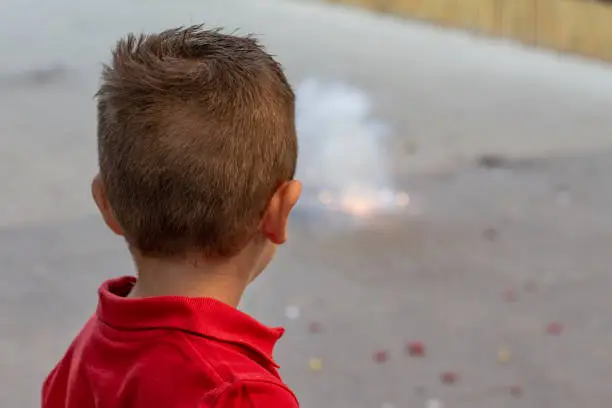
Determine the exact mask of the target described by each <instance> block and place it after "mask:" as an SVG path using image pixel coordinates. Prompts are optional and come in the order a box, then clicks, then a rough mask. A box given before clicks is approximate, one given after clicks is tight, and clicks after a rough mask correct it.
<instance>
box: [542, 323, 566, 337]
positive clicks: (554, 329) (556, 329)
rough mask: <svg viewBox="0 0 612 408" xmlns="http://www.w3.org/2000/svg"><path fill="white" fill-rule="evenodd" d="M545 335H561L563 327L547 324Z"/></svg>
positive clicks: (559, 324) (558, 324) (557, 324)
mask: <svg viewBox="0 0 612 408" xmlns="http://www.w3.org/2000/svg"><path fill="white" fill-rule="evenodd" d="M546 333H548V334H551V335H555V336H558V335H559V334H561V333H563V325H562V324H561V323H558V322H553V323H548V325H547V326H546Z"/></svg>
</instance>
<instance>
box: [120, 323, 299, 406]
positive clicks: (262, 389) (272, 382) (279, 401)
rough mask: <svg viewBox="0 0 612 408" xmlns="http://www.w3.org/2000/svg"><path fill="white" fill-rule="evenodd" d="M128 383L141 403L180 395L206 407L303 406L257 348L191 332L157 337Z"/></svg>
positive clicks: (172, 401)
mask: <svg viewBox="0 0 612 408" xmlns="http://www.w3.org/2000/svg"><path fill="white" fill-rule="evenodd" d="M124 387H125V388H126V389H133V390H134V391H135V392H136V393H137V394H138V399H139V400H142V401H143V403H142V404H138V407H140V406H143V407H145V406H175V405H172V404H176V403H177V399H179V400H181V401H185V406H191V407H193V406H196V407H201V408H208V407H234V406H236V407H243V406H246V407H251V406H252V407H267V406H275V407H276V406H278V407H297V406H298V404H297V399H296V397H295V396H294V394H293V392H292V391H291V390H290V389H289V388H288V387H287V386H286V385H285V384H284V383H283V381H282V380H281V379H280V377H279V376H278V374H277V372H276V367H275V366H272V365H269V362H268V361H265V359H263V360H262V359H261V357H260V356H259V355H258V354H257V353H252V352H251V351H249V350H246V349H242V346H239V345H234V344H226V343H223V342H221V341H218V340H216V339H209V338H204V337H200V336H198V335H194V334H189V333H177V332H170V333H168V336H166V338H165V339H164V340H161V341H156V342H155V345H152V346H151V347H150V348H149V349H148V350H147V351H145V352H143V353H142V354H141V356H140V357H139V359H138V361H135V362H134V364H133V369H132V370H131V374H130V375H129V376H128V377H126V383H125V385H124ZM126 398H127V399H130V398H133V396H131V397H129V398H128V397H127V396H126ZM145 399H146V402H145V401H144V400H145ZM194 403H195V405H194ZM148 404H151V405H148ZM155 404H160V405H155ZM198 404H199V405H198Z"/></svg>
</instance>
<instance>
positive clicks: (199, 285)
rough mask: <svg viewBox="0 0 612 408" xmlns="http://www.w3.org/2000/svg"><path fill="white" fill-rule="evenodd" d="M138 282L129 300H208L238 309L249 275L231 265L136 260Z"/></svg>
mask: <svg viewBox="0 0 612 408" xmlns="http://www.w3.org/2000/svg"><path fill="white" fill-rule="evenodd" d="M135 262H136V267H137V269H138V280H137V281H136V284H135V285H134V288H133V289H132V291H131V292H130V294H129V297H134V298H142V297H154V296H186V297H209V298H213V299H216V300H219V301H221V302H223V303H226V304H228V305H230V306H232V307H237V306H238V304H239V303H240V299H241V298H242V295H243V293H244V291H245V290H246V287H247V285H248V283H249V276H248V274H246V273H244V272H243V271H240V270H239V268H237V267H236V266H235V265H232V264H231V263H214V264H213V263H206V262H192V261H188V260H187V261H163V260H157V259H149V258H147V259H143V258H135Z"/></svg>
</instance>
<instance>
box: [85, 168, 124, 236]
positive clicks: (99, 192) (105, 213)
mask: <svg viewBox="0 0 612 408" xmlns="http://www.w3.org/2000/svg"><path fill="white" fill-rule="evenodd" d="M91 194H92V196H93V199H94V201H95V202H96V205H97V206H98V210H99V211H100V214H101V215H102V218H103V219H104V222H105V223H106V225H107V226H108V228H110V230H111V231H113V232H114V233H115V234H117V235H123V232H122V231H121V226H120V225H119V223H118V222H117V220H116V219H115V215H114V214H113V209H112V208H111V207H110V204H109V202H108V198H107V196H106V190H105V189H104V183H103V182H102V177H100V174H97V175H96V176H95V177H94V179H93V181H92V182H91Z"/></svg>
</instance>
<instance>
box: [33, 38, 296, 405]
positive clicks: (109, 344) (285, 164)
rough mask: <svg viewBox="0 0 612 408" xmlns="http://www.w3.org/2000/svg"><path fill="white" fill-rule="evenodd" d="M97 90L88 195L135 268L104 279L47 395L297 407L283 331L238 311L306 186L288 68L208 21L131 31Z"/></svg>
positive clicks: (52, 399)
mask: <svg viewBox="0 0 612 408" xmlns="http://www.w3.org/2000/svg"><path fill="white" fill-rule="evenodd" d="M96 96H97V105H98V148H99V167H100V172H99V174H98V175H97V176H96V177H95V178H94V181H93V183H92V192H93V197H94V200H95V202H96V204H97V206H98V208H99V210H100V213H101V214H102V218H103V219H104V221H105V223H106V224H107V225H108V227H109V228H110V229H111V230H112V231H113V232H114V233H116V234H118V235H121V236H123V237H124V239H125V241H126V242H127V245H128V248H129V250H130V253H131V255H132V257H133V259H134V263H135V265H136V269H137V271H138V278H137V279H136V278H131V277H123V278H118V279H113V280H110V281H107V282H106V283H104V284H103V285H102V286H101V288H100V290H99V304H98V308H97V312H96V314H95V316H94V317H93V318H92V319H91V320H90V321H89V322H88V323H87V324H86V325H85V327H84V328H83V330H82V331H81V332H80V334H79V335H78V336H77V338H76V339H75V341H74V342H73V343H72V345H71V346H70V348H69V349H68V351H67V353H66V355H65V356H64V358H63V359H62V360H61V361H60V362H59V364H58V365H57V366H56V367H55V369H54V370H53V371H52V372H51V374H50V375H49V377H48V378H47V380H46V381H45V384H44V386H43V395H42V399H43V401H42V406H43V408H90V407H96V408H157V407H159V408H183V407H184V408H187V407H189V408H208V407H216V408H226V407H258V408H259V407H260V408H285V407H297V406H298V404H297V401H296V399H295V397H294V395H293V394H292V392H291V391H290V390H289V389H288V388H287V386H285V385H284V384H283V382H282V381H281V379H280V377H279V375H278V373H277V371H276V369H277V367H278V366H277V365H276V364H275V363H274V361H273V360H272V348H273V346H274V343H275V342H276V341H277V340H278V338H279V337H280V336H281V335H282V333H283V331H282V329H272V328H268V327H265V326H264V325H262V324H260V323H258V322H257V321H255V320H254V319H252V318H251V317H249V316H247V315H245V314H243V313H241V312H240V311H238V310H237V309H236V307H237V305H238V303H239V301H240V298H241V296H242V294H243V292H244V290H245V288H246V287H247V285H248V284H249V283H250V282H251V281H252V280H253V279H254V278H256V277H257V276H258V275H259V274H260V273H261V272H262V270H263V269H264V268H265V267H266V266H267V265H268V263H269V262H270V261H271V259H272V257H273V255H274V252H275V249H276V246H277V245H279V244H282V243H284V242H285V240H286V238H287V237H286V235H287V219H288V216H289V213H290V212H291V210H292V208H293V206H294V205H295V203H296V201H297V200H298V197H299V195H300V191H301V186H300V183H299V182H297V181H295V180H293V175H294V171H295V166H296V158H297V138H296V131H295V124H294V94H293V92H292V90H291V87H290V86H289V84H288V83H287V80H286V78H285V76H284V74H283V72H282V70H281V67H280V65H279V64H278V63H276V62H275V61H274V59H273V58H272V57H271V56H270V55H268V54H266V53H265V52H264V51H263V49H262V48H261V47H260V46H259V45H258V44H257V42H256V41H255V40H254V39H252V38H249V37H246V38H243V37H236V36H231V35H224V34H222V33H221V32H220V31H218V30H213V31H208V30H205V29H203V28H202V27H201V26H194V27H189V28H179V29H174V30H168V31H164V32H162V33H160V34H151V35H141V36H139V37H136V36H134V35H128V36H127V37H126V38H125V39H123V40H121V41H119V43H118V44H117V47H116V48H115V50H114V52H113V58H112V61H111V63H110V64H109V65H108V66H105V67H104V69H103V73H102V85H101V87H100V90H99V91H98V93H97V95H96Z"/></svg>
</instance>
